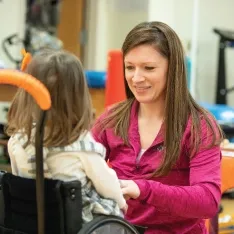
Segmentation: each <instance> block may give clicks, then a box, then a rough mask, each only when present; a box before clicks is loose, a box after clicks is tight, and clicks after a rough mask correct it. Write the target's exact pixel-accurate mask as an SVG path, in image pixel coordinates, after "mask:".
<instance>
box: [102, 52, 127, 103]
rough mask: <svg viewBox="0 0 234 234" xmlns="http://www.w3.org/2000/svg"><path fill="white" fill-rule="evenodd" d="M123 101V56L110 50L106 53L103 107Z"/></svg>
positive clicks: (124, 96) (124, 95)
mask: <svg viewBox="0 0 234 234" xmlns="http://www.w3.org/2000/svg"><path fill="white" fill-rule="evenodd" d="M125 99H126V94H125V88H124V71H123V55H122V52H121V51H120V50H111V51H110V52H109V53H108V65H107V80H106V88H105V107H108V106H111V105H113V104H115V103H117V102H120V101H124V100H125Z"/></svg>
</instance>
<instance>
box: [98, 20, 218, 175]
mask: <svg viewBox="0 0 234 234" xmlns="http://www.w3.org/2000/svg"><path fill="white" fill-rule="evenodd" d="M143 44H144V45H145V44H148V45H151V46H153V47H154V48H155V49H156V50H157V51H159V52H160V53H161V54H162V55H163V56H165V57H166V58H167V59H168V77H167V86H166V101H165V105H166V106H165V121H164V123H165V132H164V146H165V151H164V157H163V160H162V162H161V165H160V166H159V168H157V169H156V170H155V172H154V173H153V175H154V176H163V175H166V174H168V173H169V171H170V170H171V168H172V167H173V166H174V165H175V164H176V162H177V160H178V159H179V156H180V152H181V142H182V137H183V134H184V131H185V128H186V126H187V123H188V119H189V117H191V120H192V126H191V135H192V136H191V143H192V144H191V146H192V148H191V152H190V156H191V157H192V156H193V155H194V154H195V153H196V152H197V151H198V148H199V145H200V143H201V138H200V131H201V128H200V127H201V126H200V121H201V116H202V118H204V120H205V121H206V123H207V126H208V131H209V133H211V134H212V135H213V140H212V143H211V144H210V146H208V147H211V146H214V145H217V144H220V142H221V140H222V131H221V129H220V127H219V126H218V124H217V123H216V122H215V121H214V119H213V118H212V116H211V114H209V113H208V112H207V111H206V110H204V109H203V108H202V107H200V106H199V105H198V104H197V103H196V102H195V100H194V99H193V98H192V96H191V95H190V93H189V90H188V87H187V76H186V66H185V55H184V51H183V46H182V44H181V41H180V39H179V37H178V36H177V34H176V33H175V32H174V31H173V30H172V29H171V28H170V27H169V26H168V25H166V24H164V23H162V22H144V23H140V24H139V25H137V26H136V27H134V28H133V29H132V30H131V31H130V32H129V33H128V35H127V37H126V39H125V41H124V43H123V46H122V52H123V57H125V55H126V54H127V53H128V52H129V51H130V50H132V49H133V48H135V47H137V46H139V45H143ZM125 89H126V95H127V100H126V101H124V102H121V103H119V104H117V105H115V106H114V107H113V108H112V109H111V110H110V111H109V114H108V115H107V116H106V117H105V118H104V119H103V120H101V121H100V122H97V127H98V125H99V126H101V127H102V129H105V128H107V127H113V128H114V131H115V134H116V135H118V136H120V137H121V138H122V139H123V140H124V142H125V144H128V127H129V121H130V112H131V106H132V103H133V102H134V100H135V97H134V95H133V93H132V92H131V90H130V89H129V87H128V85H127V82H126V79H125ZM217 129H218V131H217Z"/></svg>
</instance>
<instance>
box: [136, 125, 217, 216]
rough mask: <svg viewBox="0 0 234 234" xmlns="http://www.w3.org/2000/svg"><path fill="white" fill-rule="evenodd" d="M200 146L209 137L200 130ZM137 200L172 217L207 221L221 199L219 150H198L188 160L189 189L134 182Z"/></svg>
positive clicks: (215, 148) (215, 147) (140, 181)
mask: <svg viewBox="0 0 234 234" xmlns="http://www.w3.org/2000/svg"><path fill="white" fill-rule="evenodd" d="M202 128H203V129H202V132H203V133H202V145H203V146H207V144H208V142H210V141H211V135H209V134H205V132H206V133H207V128H205V127H204V126H202ZM135 182H136V184H137V185H138V187H139V189H140V196H139V198H138V199H139V200H141V201H142V202H146V203H148V204H151V205H153V206H155V207H157V209H163V210H165V209H166V210H167V211H169V212H170V213H171V214H173V215H178V216H181V217H187V218H204V219H205V218H211V217H213V216H214V215H215V214H216V213H217V211H218V206H219V203H220V199H221V189H220V187H221V150H220V147H219V146H213V147H212V148H210V149H204V148H203V150H200V151H199V152H198V153H197V154H196V155H195V156H194V157H193V158H192V159H191V160H190V186H169V185H164V184H162V183H160V182H155V181H152V180H143V179H141V180H135Z"/></svg>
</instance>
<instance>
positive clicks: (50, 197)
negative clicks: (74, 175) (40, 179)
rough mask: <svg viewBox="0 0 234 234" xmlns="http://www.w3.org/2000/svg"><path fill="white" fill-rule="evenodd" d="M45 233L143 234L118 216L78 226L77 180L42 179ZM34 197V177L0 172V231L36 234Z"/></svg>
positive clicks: (79, 215) (80, 220)
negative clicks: (27, 177)
mask: <svg viewBox="0 0 234 234" xmlns="http://www.w3.org/2000/svg"><path fill="white" fill-rule="evenodd" d="M44 182H45V184H44V185H45V193H44V194H45V207H46V208H45V233H48V234H101V233H103V234H143V233H144V228H141V227H134V226H132V225H130V224H129V223H128V222H127V221H125V220H124V219H122V218H120V217H115V216H105V215H100V216H97V217H95V218H94V219H93V220H92V221H91V222H89V223H87V224H84V225H82V197H81V183H80V182H79V181H72V182H62V181H59V180H49V179H45V181H44ZM37 229H38V225H37V200H36V183H35V180H34V179H26V178H22V177H18V176H14V175H12V174H10V173H6V172H3V171H0V233H1V234H35V233H37Z"/></svg>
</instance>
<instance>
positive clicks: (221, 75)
mask: <svg viewBox="0 0 234 234" xmlns="http://www.w3.org/2000/svg"><path fill="white" fill-rule="evenodd" d="M225 47H226V44H225V40H223V39H222V38H220V42H219V61H218V74H217V88H216V104H227V93H226V68H225Z"/></svg>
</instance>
